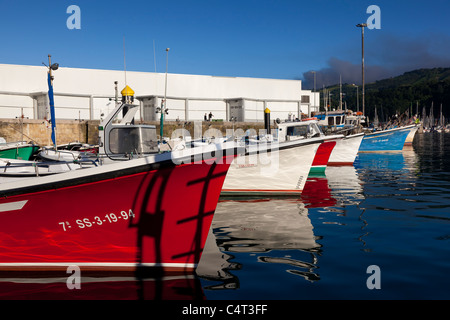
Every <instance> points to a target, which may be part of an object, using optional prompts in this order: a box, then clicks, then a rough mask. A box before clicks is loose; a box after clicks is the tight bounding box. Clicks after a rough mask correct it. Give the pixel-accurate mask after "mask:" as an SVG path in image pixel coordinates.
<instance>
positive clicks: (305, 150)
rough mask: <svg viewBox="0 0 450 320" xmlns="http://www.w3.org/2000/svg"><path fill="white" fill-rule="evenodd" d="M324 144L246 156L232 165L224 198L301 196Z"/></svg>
mask: <svg viewBox="0 0 450 320" xmlns="http://www.w3.org/2000/svg"><path fill="white" fill-rule="evenodd" d="M322 142H323V140H318V141H317V142H310V143H305V144H293V143H289V145H290V146H288V147H286V145H283V146H280V147H279V149H278V150H275V151H269V152H261V153H259V154H256V153H253V154H248V153H247V154H245V155H242V156H238V157H237V158H236V159H234V161H233V162H232V164H231V166H230V169H229V171H228V174H227V177H226V178H225V182H224V185H223V189H222V193H221V194H222V195H266V194H296V193H301V192H302V190H303V187H304V186H305V183H306V179H307V178H308V174H309V171H310V169H311V165H312V162H313V160H314V157H315V154H316V151H317V149H318V147H319V145H320V144H321V143H322Z"/></svg>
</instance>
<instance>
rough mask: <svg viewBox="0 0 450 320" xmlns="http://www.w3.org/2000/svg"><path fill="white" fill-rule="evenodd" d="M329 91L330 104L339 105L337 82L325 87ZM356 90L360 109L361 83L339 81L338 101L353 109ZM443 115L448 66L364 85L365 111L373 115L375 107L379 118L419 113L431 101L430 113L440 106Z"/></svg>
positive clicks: (449, 109) (449, 97)
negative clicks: (340, 99) (404, 113)
mask: <svg viewBox="0 0 450 320" xmlns="http://www.w3.org/2000/svg"><path fill="white" fill-rule="evenodd" d="M325 89H326V90H329V92H331V108H336V109H337V108H338V106H339V92H340V90H339V84H337V85H334V86H331V87H328V88H325ZM322 91H323V90H321V97H322V99H321V100H322V101H321V107H322V108H323V105H324V103H323V92H322ZM357 91H358V93H359V110H360V111H361V110H362V102H361V101H362V87H361V86H359V88H358V90H357V87H356V86H355V85H352V84H342V93H343V95H342V96H343V98H342V103H343V107H344V108H345V104H346V105H347V108H348V109H351V110H354V111H356V110H357ZM441 104H442V110H443V113H444V116H445V117H449V116H450V68H434V69H418V70H414V71H410V72H405V73H404V74H402V75H400V76H397V77H393V78H389V79H383V80H379V81H376V82H374V83H367V84H366V85H365V106H366V107H365V111H366V114H367V115H368V116H369V118H370V119H373V117H374V113H375V108H376V109H377V114H378V116H379V118H380V121H384V120H386V119H387V118H388V117H389V116H392V115H393V114H395V113H397V114H401V113H403V112H405V111H406V110H410V111H411V110H412V112H413V113H416V111H417V110H418V112H419V114H422V110H423V108H424V107H425V108H426V112H427V114H429V113H430V108H431V106H432V105H433V106H434V110H433V114H434V115H435V116H438V115H439V112H440V106H441Z"/></svg>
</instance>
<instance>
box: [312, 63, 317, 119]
mask: <svg viewBox="0 0 450 320" xmlns="http://www.w3.org/2000/svg"><path fill="white" fill-rule="evenodd" d="M311 72H312V73H313V74H314V91H313V97H314V111H317V110H316V72H315V71H311Z"/></svg>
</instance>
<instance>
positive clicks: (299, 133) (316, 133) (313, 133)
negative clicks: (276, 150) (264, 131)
mask: <svg viewBox="0 0 450 320" xmlns="http://www.w3.org/2000/svg"><path fill="white" fill-rule="evenodd" d="M277 134H278V141H279V142H284V141H292V140H299V139H308V138H315V137H320V136H323V132H322V130H321V129H320V127H319V126H318V123H317V120H308V121H296V122H283V123H278V128H277Z"/></svg>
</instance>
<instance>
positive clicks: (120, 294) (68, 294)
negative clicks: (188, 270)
mask: <svg viewBox="0 0 450 320" xmlns="http://www.w3.org/2000/svg"><path fill="white" fill-rule="evenodd" d="M84 274H85V273H82V277H81V281H80V286H79V288H78V289H77V288H74V287H73V285H74V283H71V282H70V280H71V279H70V278H69V277H70V276H71V274H65V273H61V272H59V273H56V272H55V273H54V274H53V275H50V274H49V273H48V272H46V274H45V276H42V277H39V276H32V277H30V278H24V277H23V275H21V277H17V278H14V277H13V276H11V275H9V277H8V278H6V277H5V278H2V279H1V280H0V300H203V299H204V298H205V297H204V294H203V289H202V287H201V284H200V281H199V279H198V278H196V277H195V275H192V274H191V275H187V274H183V275H171V276H158V275H155V276H148V277H147V276H137V275H136V274H125V273H124V274H123V275H122V276H118V275H117V273H114V274H111V275H108V274H107V273H103V274H98V273H97V274H92V275H88V274H86V275H84ZM68 281H69V283H70V284H69V286H68V283H67V282H68ZM70 286H71V288H72V289H70Z"/></svg>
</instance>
